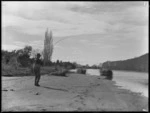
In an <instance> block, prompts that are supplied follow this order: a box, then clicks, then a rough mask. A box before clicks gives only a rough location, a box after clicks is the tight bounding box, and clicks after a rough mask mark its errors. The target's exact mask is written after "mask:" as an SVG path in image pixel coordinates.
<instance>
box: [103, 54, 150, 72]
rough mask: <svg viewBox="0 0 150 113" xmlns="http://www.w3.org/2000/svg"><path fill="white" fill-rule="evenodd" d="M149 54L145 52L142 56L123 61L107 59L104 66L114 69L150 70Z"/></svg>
mask: <svg viewBox="0 0 150 113" xmlns="http://www.w3.org/2000/svg"><path fill="white" fill-rule="evenodd" d="M148 56H149V54H148V53H147V54H144V55H142V56H140V57H136V58H132V59H127V60H122V61H107V62H104V63H103V67H104V68H110V69H112V70H128V71H141V72H148V58H149V57H148Z"/></svg>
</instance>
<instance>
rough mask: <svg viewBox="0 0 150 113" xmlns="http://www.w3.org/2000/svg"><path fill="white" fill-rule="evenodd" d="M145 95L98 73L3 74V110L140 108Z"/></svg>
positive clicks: (144, 104)
mask: <svg viewBox="0 0 150 113" xmlns="http://www.w3.org/2000/svg"><path fill="white" fill-rule="evenodd" d="M143 109H148V98H146V97H143V96H141V95H140V94H139V93H133V92H130V91H129V90H125V89H119V88H118V87H117V86H116V85H115V82H113V81H110V80H106V79H105V78H103V77H100V76H86V75H82V74H73V73H72V74H67V77H60V76H51V75H44V76H41V80H40V87H36V86H34V76H28V77H26V76H24V77H2V111H143Z"/></svg>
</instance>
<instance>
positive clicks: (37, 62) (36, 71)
mask: <svg viewBox="0 0 150 113" xmlns="http://www.w3.org/2000/svg"><path fill="white" fill-rule="evenodd" d="M40 57H41V55H40V54H39V53H38V54H37V58H36V60H35V63H34V64H33V72H34V74H35V84H34V85H35V86H40V85H39V81H40V77H41V75H40V67H41V65H42V61H41V60H40Z"/></svg>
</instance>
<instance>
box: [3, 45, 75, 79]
mask: <svg viewBox="0 0 150 113" xmlns="http://www.w3.org/2000/svg"><path fill="white" fill-rule="evenodd" d="M1 52H2V75H7V76H18V75H21V76H27V75H28V76H29V75H33V71H32V64H33V63H34V60H35V58H31V52H32V47H31V46H25V47H24V48H23V49H19V50H13V51H11V52H8V51H5V50H1ZM41 60H42V62H44V61H43V59H41ZM76 65H77V64H76V63H71V62H63V61H59V60H57V61H56V62H51V61H48V62H47V65H46V66H42V67H41V74H48V73H53V74H55V75H59V74H60V76H61V75H64V73H66V72H67V70H69V69H75V68H76ZM54 72H55V73H54Z"/></svg>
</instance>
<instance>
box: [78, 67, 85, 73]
mask: <svg viewBox="0 0 150 113" xmlns="http://www.w3.org/2000/svg"><path fill="white" fill-rule="evenodd" d="M77 73H79V74H86V69H83V68H79V69H77Z"/></svg>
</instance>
